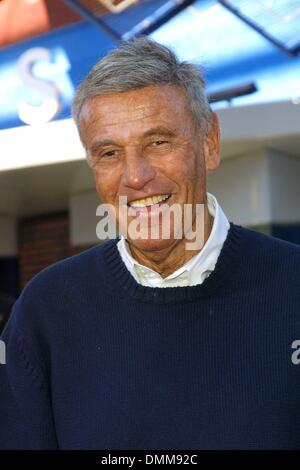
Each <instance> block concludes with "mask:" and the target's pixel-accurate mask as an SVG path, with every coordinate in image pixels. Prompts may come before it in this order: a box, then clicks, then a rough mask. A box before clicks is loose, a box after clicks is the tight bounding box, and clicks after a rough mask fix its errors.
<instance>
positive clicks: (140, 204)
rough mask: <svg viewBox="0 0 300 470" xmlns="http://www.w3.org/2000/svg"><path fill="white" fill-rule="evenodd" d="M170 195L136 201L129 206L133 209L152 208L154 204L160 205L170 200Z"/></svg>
mask: <svg viewBox="0 0 300 470" xmlns="http://www.w3.org/2000/svg"><path fill="white" fill-rule="evenodd" d="M169 196H170V194H159V195H158V196H152V197H146V198H144V199H136V200H135V201H131V202H130V203H129V205H130V206H131V207H146V206H152V205H153V204H158V203H159V202H162V201H165V200H166V199H168V197H169Z"/></svg>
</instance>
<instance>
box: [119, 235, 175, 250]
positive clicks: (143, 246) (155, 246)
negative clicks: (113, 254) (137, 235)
mask: <svg viewBox="0 0 300 470" xmlns="http://www.w3.org/2000/svg"><path fill="white" fill-rule="evenodd" d="M127 241H128V243H129V246H132V247H134V248H135V249H137V250H139V251H145V252H151V251H161V250H165V249H168V248H170V247H171V246H172V245H174V243H175V242H176V241H177V240H174V239H171V238H168V239H163V238H162V239H151V238H146V239H135V240H131V239H130V238H129V239H127Z"/></svg>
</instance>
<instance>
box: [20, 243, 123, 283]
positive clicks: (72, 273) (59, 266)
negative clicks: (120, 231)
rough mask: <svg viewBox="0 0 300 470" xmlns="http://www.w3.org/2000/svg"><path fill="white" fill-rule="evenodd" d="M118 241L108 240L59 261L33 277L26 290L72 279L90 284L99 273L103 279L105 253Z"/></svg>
mask: <svg viewBox="0 0 300 470" xmlns="http://www.w3.org/2000/svg"><path fill="white" fill-rule="evenodd" d="M114 243H116V240H108V241H106V242H104V243H102V244H99V245H96V246H93V247H91V248H88V249H86V250H84V251H82V252H80V253H78V254H75V255H73V256H69V257H68V258H64V259H62V260H60V261H57V262H55V263H53V264H51V265H49V266H47V267H46V268H44V269H42V270H41V271H40V272H39V273H38V274H36V275H35V276H33V277H32V279H31V280H30V281H29V282H28V284H27V285H26V287H25V289H27V290H30V289H31V288H34V287H37V286H41V285H43V284H47V285H48V286H49V283H50V285H51V284H52V283H56V282H57V281H59V280H62V279H68V278H72V279H73V280H75V279H76V278H78V280H82V281H83V280H84V283H86V282H88V278H89V277H91V276H92V275H93V274H95V273H97V274H99V275H100V277H101V273H102V268H103V251H104V250H105V246H106V245H107V244H111V245H112V244H114Z"/></svg>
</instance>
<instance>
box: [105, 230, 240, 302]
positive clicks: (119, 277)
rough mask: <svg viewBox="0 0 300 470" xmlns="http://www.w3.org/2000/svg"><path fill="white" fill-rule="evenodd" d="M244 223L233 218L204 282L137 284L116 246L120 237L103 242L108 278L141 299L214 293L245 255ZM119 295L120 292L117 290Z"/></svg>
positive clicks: (169, 299)
mask: <svg viewBox="0 0 300 470" xmlns="http://www.w3.org/2000/svg"><path fill="white" fill-rule="evenodd" d="M242 231H243V227H241V226H239V225H236V224H234V223H233V222H230V228H229V231H228V235H227V238H226V240H225V242H224V245H223V248H222V250H221V253H220V255H219V258H218V260H217V264H216V266H215V269H214V271H213V272H212V273H211V274H210V276H209V277H208V278H206V279H205V280H204V282H203V283H202V284H199V285H196V286H188V287H164V288H160V287H146V286H142V285H141V284H138V283H137V282H136V280H135V279H134V278H133V276H132V275H131V274H130V272H129V271H128V269H127V267H126V266H125V264H124V262H123V260H122V258H121V256H120V253H119V251H118V248H117V242H118V239H117V240H110V241H108V242H106V243H104V245H102V250H103V255H104V259H105V262H106V270H105V278H106V280H107V282H108V283H109V285H110V288H112V287H113V291H114V293H115V294H116V292H118V290H121V291H123V295H122V296H124V295H128V296H130V297H132V298H133V299H136V300H139V301H141V302H153V303H166V304H168V303H178V302H193V301H194V300H196V299H199V298H201V297H209V296H211V295H212V294H213V293H214V292H215V291H216V290H217V289H218V288H221V287H222V286H225V285H226V284H227V283H228V282H229V281H230V280H232V278H233V276H234V274H235V272H236V270H237V267H238V265H239V263H240V261H241V258H242V249H241V245H242V241H243V237H242ZM120 293H121V292H120ZM116 295H117V294H116Z"/></svg>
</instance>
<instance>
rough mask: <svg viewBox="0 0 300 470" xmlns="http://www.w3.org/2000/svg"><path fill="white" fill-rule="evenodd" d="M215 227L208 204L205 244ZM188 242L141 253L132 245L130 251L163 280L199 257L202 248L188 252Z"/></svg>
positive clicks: (183, 241)
mask: <svg viewBox="0 0 300 470" xmlns="http://www.w3.org/2000/svg"><path fill="white" fill-rule="evenodd" d="M212 225H213V217H212V216H211V215H210V214H209V211H208V208H207V204H205V210H204V240H203V241H204V243H203V245H202V248H203V246H204V245H205V243H206V241H207V240H208V237H209V235H210V233H211V230H212ZM186 243H187V240H186V239H185V238H182V239H181V240H179V241H178V242H177V243H176V245H175V246H174V245H171V246H170V247H168V248H165V249H163V250H157V251H149V252H145V251H141V250H138V249H137V248H136V247H134V246H133V245H130V251H131V254H132V256H133V258H134V259H135V260H136V261H137V262H138V263H140V264H141V265H143V266H146V267H147V268H150V269H152V270H153V271H155V272H157V273H159V274H160V275H161V276H162V277H163V278H165V277H167V276H169V275H170V274H172V273H173V272H175V271H176V270H177V269H179V268H180V267H181V266H183V265H184V264H185V263H187V262H188V261H189V260H190V259H191V258H192V257H193V256H195V255H197V254H198V253H199V251H201V249H202V248H200V249H197V250H186Z"/></svg>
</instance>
